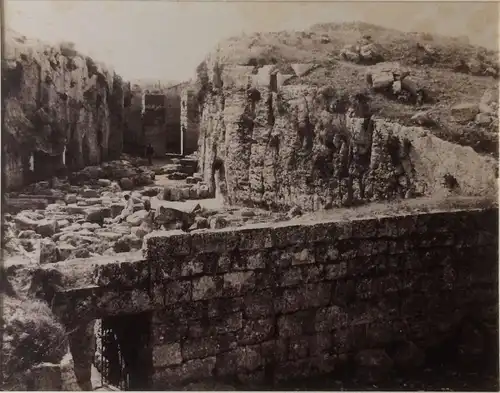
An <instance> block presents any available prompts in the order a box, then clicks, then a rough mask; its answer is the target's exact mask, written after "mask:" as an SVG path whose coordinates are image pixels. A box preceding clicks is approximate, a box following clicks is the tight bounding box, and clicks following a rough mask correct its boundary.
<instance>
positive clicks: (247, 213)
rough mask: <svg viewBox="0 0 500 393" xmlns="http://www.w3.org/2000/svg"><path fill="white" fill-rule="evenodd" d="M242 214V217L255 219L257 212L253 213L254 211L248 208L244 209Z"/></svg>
mask: <svg viewBox="0 0 500 393" xmlns="http://www.w3.org/2000/svg"><path fill="white" fill-rule="evenodd" d="M240 214H241V216H242V217H254V216H255V211H253V210H252V209H250V208H248V207H247V208H244V209H242V210H241V212H240Z"/></svg>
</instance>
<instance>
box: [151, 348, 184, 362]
mask: <svg viewBox="0 0 500 393" xmlns="http://www.w3.org/2000/svg"><path fill="white" fill-rule="evenodd" d="M181 363H182V356H181V346H180V344H178V343H174V344H165V345H160V346H155V347H153V367H164V366H174V365H177V364H181Z"/></svg>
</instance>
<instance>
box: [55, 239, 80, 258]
mask: <svg viewBox="0 0 500 393" xmlns="http://www.w3.org/2000/svg"><path fill="white" fill-rule="evenodd" d="M75 250H76V248H75V246H73V245H71V244H69V243H59V244H58V245H57V252H58V254H59V260H60V261H64V260H66V259H68V258H69V257H70V255H71V254H72V253H73V252H74V251H75Z"/></svg>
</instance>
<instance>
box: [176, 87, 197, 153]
mask: <svg viewBox="0 0 500 393" xmlns="http://www.w3.org/2000/svg"><path fill="white" fill-rule="evenodd" d="M180 116H181V130H182V135H183V153H184V154H185V155H187V154H192V153H194V152H196V150H197V149H198V138H199V119H198V99H197V96H196V92H195V91H194V89H192V88H190V87H187V88H186V89H184V90H183V92H182V103H181V113H180Z"/></svg>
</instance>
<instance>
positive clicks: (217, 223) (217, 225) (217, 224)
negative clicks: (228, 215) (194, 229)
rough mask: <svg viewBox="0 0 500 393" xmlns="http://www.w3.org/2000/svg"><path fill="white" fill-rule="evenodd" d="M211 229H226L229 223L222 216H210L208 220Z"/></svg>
mask: <svg viewBox="0 0 500 393" xmlns="http://www.w3.org/2000/svg"><path fill="white" fill-rule="evenodd" d="M208 222H209V225H210V228H211V229H221V228H226V227H227V226H228V225H229V222H228V221H227V220H226V219H225V218H224V217H222V216H218V215H216V216H212V217H210V219H209V220H208Z"/></svg>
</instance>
